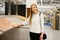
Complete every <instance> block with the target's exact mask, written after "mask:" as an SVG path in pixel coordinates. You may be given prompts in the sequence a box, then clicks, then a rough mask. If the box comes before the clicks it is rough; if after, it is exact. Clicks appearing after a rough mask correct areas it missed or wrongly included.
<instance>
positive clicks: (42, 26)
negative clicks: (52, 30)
mask: <svg viewBox="0 0 60 40" xmlns="http://www.w3.org/2000/svg"><path fill="white" fill-rule="evenodd" d="M41 28H42V32H44V15H43V14H41Z"/></svg>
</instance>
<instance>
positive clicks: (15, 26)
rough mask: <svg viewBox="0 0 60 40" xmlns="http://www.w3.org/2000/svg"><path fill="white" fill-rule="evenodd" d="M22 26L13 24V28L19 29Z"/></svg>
mask: <svg viewBox="0 0 60 40" xmlns="http://www.w3.org/2000/svg"><path fill="white" fill-rule="evenodd" d="M20 25H21V24H16V23H12V27H14V28H19V27H20Z"/></svg>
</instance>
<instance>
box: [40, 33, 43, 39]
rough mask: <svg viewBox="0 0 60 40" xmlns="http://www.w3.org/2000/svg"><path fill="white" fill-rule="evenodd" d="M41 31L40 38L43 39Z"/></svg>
mask: <svg viewBox="0 0 60 40" xmlns="http://www.w3.org/2000/svg"><path fill="white" fill-rule="evenodd" d="M43 34H44V33H43V32H42V33H41V35H40V40H43Z"/></svg>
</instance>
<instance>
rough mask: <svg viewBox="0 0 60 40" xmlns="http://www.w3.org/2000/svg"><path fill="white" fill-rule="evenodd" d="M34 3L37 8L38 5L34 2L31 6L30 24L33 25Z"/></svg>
mask: <svg viewBox="0 0 60 40" xmlns="http://www.w3.org/2000/svg"><path fill="white" fill-rule="evenodd" d="M33 5H34V6H35V7H36V8H37V5H36V4H32V5H31V7H30V8H31V13H30V25H31V23H32V16H33V11H32V6H33Z"/></svg>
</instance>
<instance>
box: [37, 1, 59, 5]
mask: <svg viewBox="0 0 60 40" xmlns="http://www.w3.org/2000/svg"><path fill="white" fill-rule="evenodd" d="M37 1H38V2H37V3H38V4H39V5H53V6H56V5H60V0H37Z"/></svg>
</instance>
